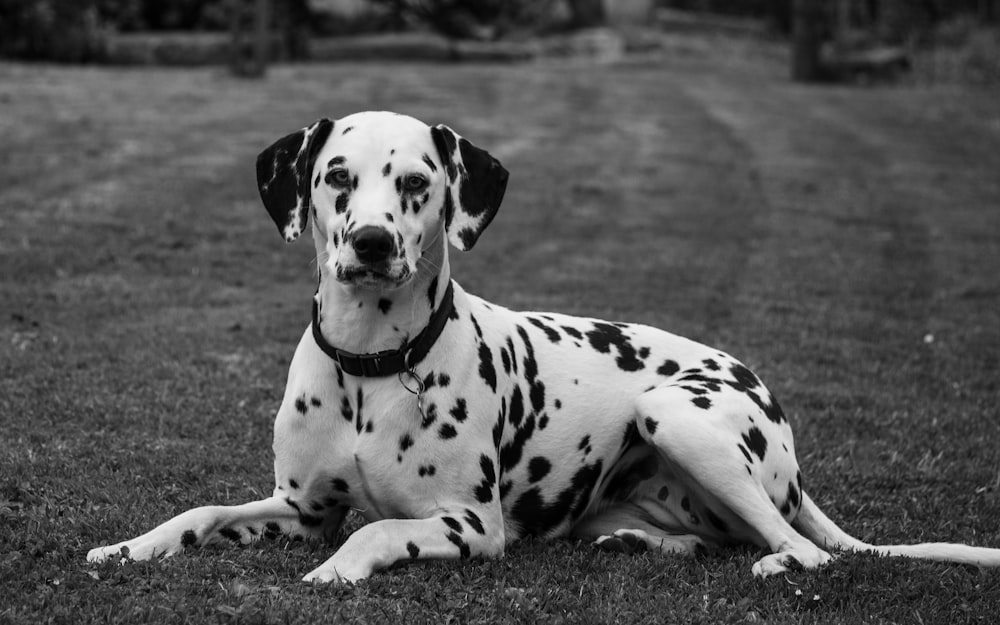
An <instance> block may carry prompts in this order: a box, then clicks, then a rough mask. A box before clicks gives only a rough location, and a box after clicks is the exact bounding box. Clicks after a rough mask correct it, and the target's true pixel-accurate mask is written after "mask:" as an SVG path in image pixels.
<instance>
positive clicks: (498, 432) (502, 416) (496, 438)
mask: <svg viewBox="0 0 1000 625" xmlns="http://www.w3.org/2000/svg"><path fill="white" fill-rule="evenodd" d="M506 421H507V407H506V399H505V398H502V397H501V398H500V410H499V411H497V421H496V423H494V424H493V449H496V450H497V451H498V452H499V451H500V441H501V440H503V424H504V422H506Z"/></svg>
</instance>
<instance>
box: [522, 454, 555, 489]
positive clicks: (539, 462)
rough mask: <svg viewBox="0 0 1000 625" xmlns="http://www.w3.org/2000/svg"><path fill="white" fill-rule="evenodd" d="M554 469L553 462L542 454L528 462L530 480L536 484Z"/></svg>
mask: <svg viewBox="0 0 1000 625" xmlns="http://www.w3.org/2000/svg"><path fill="white" fill-rule="evenodd" d="M551 470H552V463H551V462H549V461H548V460H546V459H545V458H543V457H542V456H535V457H534V458H532V459H531V460H530V461H529V462H528V481H529V482H531V483H532V484H534V483H535V482H537V481H539V480H540V479H542V478H544V477H545V476H546V475H548V474H549V471H551Z"/></svg>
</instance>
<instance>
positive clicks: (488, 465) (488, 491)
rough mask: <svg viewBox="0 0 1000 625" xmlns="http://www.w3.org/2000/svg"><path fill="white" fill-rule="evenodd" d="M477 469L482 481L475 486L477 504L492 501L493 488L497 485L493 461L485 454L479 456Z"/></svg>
mask: <svg viewBox="0 0 1000 625" xmlns="http://www.w3.org/2000/svg"><path fill="white" fill-rule="evenodd" d="M479 468H480V470H481V471H482V472H483V480H482V482H480V483H479V486H476V488H475V491H474V494H475V495H476V501H478V502H479V503H489V502H491V501H493V486H494V485H496V483H497V471H496V467H495V466H494V465H493V460H491V459H490V457H489V456H487V455H486V454H482V455H480V456H479Z"/></svg>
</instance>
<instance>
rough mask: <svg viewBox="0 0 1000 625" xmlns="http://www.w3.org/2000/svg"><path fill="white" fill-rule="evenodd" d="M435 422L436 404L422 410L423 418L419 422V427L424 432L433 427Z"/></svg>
mask: <svg viewBox="0 0 1000 625" xmlns="http://www.w3.org/2000/svg"><path fill="white" fill-rule="evenodd" d="M435 421H437V404H433V403H432V404H429V405H428V406H427V408H425V409H424V417H423V419H421V421H420V427H422V428H423V429H425V430H426V429H427V428H429V427H430V426H432V425H434V422H435Z"/></svg>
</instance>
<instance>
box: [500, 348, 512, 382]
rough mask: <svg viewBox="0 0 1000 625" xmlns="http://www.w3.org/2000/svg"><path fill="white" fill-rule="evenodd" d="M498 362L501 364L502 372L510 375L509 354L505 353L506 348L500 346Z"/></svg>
mask: <svg viewBox="0 0 1000 625" xmlns="http://www.w3.org/2000/svg"><path fill="white" fill-rule="evenodd" d="M500 364H502V365H503V372H504V373H505V374H507V375H510V355H508V354H507V348H506V347H501V348H500Z"/></svg>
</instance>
